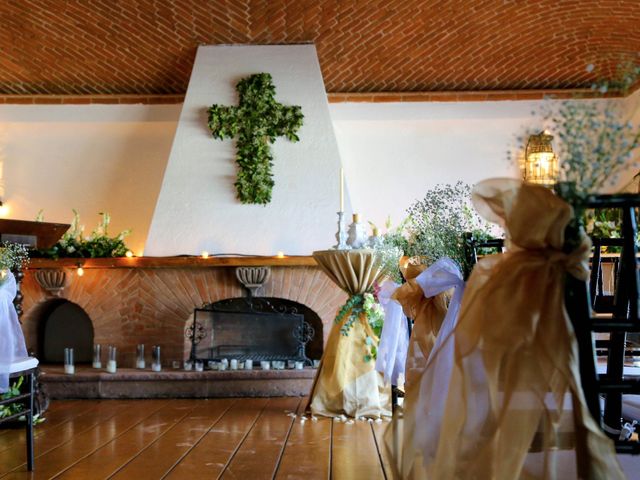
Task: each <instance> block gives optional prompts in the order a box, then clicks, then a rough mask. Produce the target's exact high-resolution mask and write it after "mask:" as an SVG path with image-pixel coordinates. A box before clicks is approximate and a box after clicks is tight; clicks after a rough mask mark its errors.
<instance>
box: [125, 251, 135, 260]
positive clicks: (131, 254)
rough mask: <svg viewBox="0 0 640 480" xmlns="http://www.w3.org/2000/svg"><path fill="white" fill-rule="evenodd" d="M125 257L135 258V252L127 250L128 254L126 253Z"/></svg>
mask: <svg viewBox="0 0 640 480" xmlns="http://www.w3.org/2000/svg"><path fill="white" fill-rule="evenodd" d="M125 255H126V256H127V257H128V258H131V257H133V252H132V251H131V250H127V253H125Z"/></svg>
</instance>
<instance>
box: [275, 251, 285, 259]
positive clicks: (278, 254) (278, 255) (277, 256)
mask: <svg viewBox="0 0 640 480" xmlns="http://www.w3.org/2000/svg"><path fill="white" fill-rule="evenodd" d="M276 258H284V252H278V253H277V254H276Z"/></svg>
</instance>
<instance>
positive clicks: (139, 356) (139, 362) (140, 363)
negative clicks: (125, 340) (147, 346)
mask: <svg viewBox="0 0 640 480" xmlns="http://www.w3.org/2000/svg"><path fill="white" fill-rule="evenodd" d="M145 367H146V365H145V362H144V345H143V344H140V345H138V346H137V347H136V368H140V369H142V368H145Z"/></svg>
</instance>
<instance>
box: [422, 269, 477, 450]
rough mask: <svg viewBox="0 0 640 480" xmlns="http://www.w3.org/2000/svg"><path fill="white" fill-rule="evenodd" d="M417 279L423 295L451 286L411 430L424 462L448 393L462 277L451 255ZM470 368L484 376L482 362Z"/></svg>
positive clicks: (433, 443)
mask: <svg viewBox="0 0 640 480" xmlns="http://www.w3.org/2000/svg"><path fill="white" fill-rule="evenodd" d="M416 281H417V283H418V285H420V288H422V291H423V292H424V294H425V296H426V297H433V296H435V295H438V294H439V293H442V292H445V291H447V290H450V289H452V288H453V289H454V291H453V297H452V298H451V302H450V303H449V308H448V309H447V315H446V316H445V318H444V320H443V322H442V326H441V327H440V331H439V332H438V335H437V337H436V341H435V344H434V346H433V349H432V350H431V353H430V354H429V358H428V359H427V365H426V367H425V371H424V373H423V375H422V376H421V378H420V387H419V392H420V393H419V396H418V400H417V404H416V417H415V423H416V425H415V428H414V432H415V444H416V447H417V448H418V449H419V450H420V451H421V452H422V453H423V458H424V459H425V461H426V460H427V459H429V458H431V457H432V456H433V454H434V453H435V449H436V448H437V445H438V438H439V435H440V428H441V424H442V415H443V413H444V409H445V403H446V400H447V396H448V394H449V392H448V390H449V382H450V379H451V373H452V371H453V364H454V354H455V342H454V341H453V331H454V329H455V326H456V323H457V321H458V313H459V311H460V304H461V303H462V296H463V293H464V280H463V279H462V274H461V273H460V269H459V268H458V266H457V264H456V263H455V262H454V261H453V260H451V259H450V258H448V257H444V258H441V259H439V260H438V261H436V262H435V263H434V264H433V265H431V266H430V267H429V268H427V269H426V270H425V271H424V272H422V273H421V274H420V275H418V276H417V277H416ZM480 361H481V360H480ZM469 367H470V368H471V369H473V370H476V369H477V367H480V370H481V372H478V373H479V376H480V377H483V375H482V371H483V369H482V365H476V366H474V365H469ZM461 414H462V412H461Z"/></svg>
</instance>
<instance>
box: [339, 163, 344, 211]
mask: <svg viewBox="0 0 640 480" xmlns="http://www.w3.org/2000/svg"><path fill="white" fill-rule="evenodd" d="M340 211H341V212H344V168H342V167H340Z"/></svg>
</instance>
